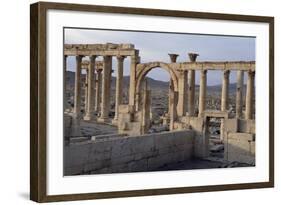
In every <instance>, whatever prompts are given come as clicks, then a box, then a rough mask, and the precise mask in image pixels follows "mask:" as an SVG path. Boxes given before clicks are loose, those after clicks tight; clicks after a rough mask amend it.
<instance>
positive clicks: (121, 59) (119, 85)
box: [114, 56, 124, 124]
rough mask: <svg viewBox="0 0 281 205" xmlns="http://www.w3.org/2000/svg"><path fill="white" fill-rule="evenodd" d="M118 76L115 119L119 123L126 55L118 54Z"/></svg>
mask: <svg viewBox="0 0 281 205" xmlns="http://www.w3.org/2000/svg"><path fill="white" fill-rule="evenodd" d="M117 60H118V62H117V77H116V94H115V116H114V121H115V123H116V124H117V123H118V107H119V105H120V104H122V98H123V96H122V93H123V88H122V87H123V64H124V56H117Z"/></svg>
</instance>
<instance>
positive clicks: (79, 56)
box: [76, 55, 84, 60]
mask: <svg viewBox="0 0 281 205" xmlns="http://www.w3.org/2000/svg"><path fill="white" fill-rule="evenodd" d="M83 57H84V56H83V55H76V60H82V58H83Z"/></svg>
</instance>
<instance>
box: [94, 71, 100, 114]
mask: <svg viewBox="0 0 281 205" xmlns="http://www.w3.org/2000/svg"><path fill="white" fill-rule="evenodd" d="M101 72H102V70H97V79H96V97H95V100H96V102H95V112H96V113H98V112H99V111H100V103H101V86H102V74H101Z"/></svg>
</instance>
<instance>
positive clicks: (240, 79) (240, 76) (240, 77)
mask: <svg viewBox="0 0 281 205" xmlns="http://www.w3.org/2000/svg"><path fill="white" fill-rule="evenodd" d="M243 89H244V71H243V70H238V71H237V84H236V118H242V108H243Z"/></svg>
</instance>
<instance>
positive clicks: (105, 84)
mask: <svg viewBox="0 0 281 205" xmlns="http://www.w3.org/2000/svg"><path fill="white" fill-rule="evenodd" d="M111 66H112V57H111V56H104V69H103V72H102V96H101V115H100V118H99V119H98V121H99V122H107V121H108V115H109V106H110V101H109V99H110V85H111V69H112V68H111Z"/></svg>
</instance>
